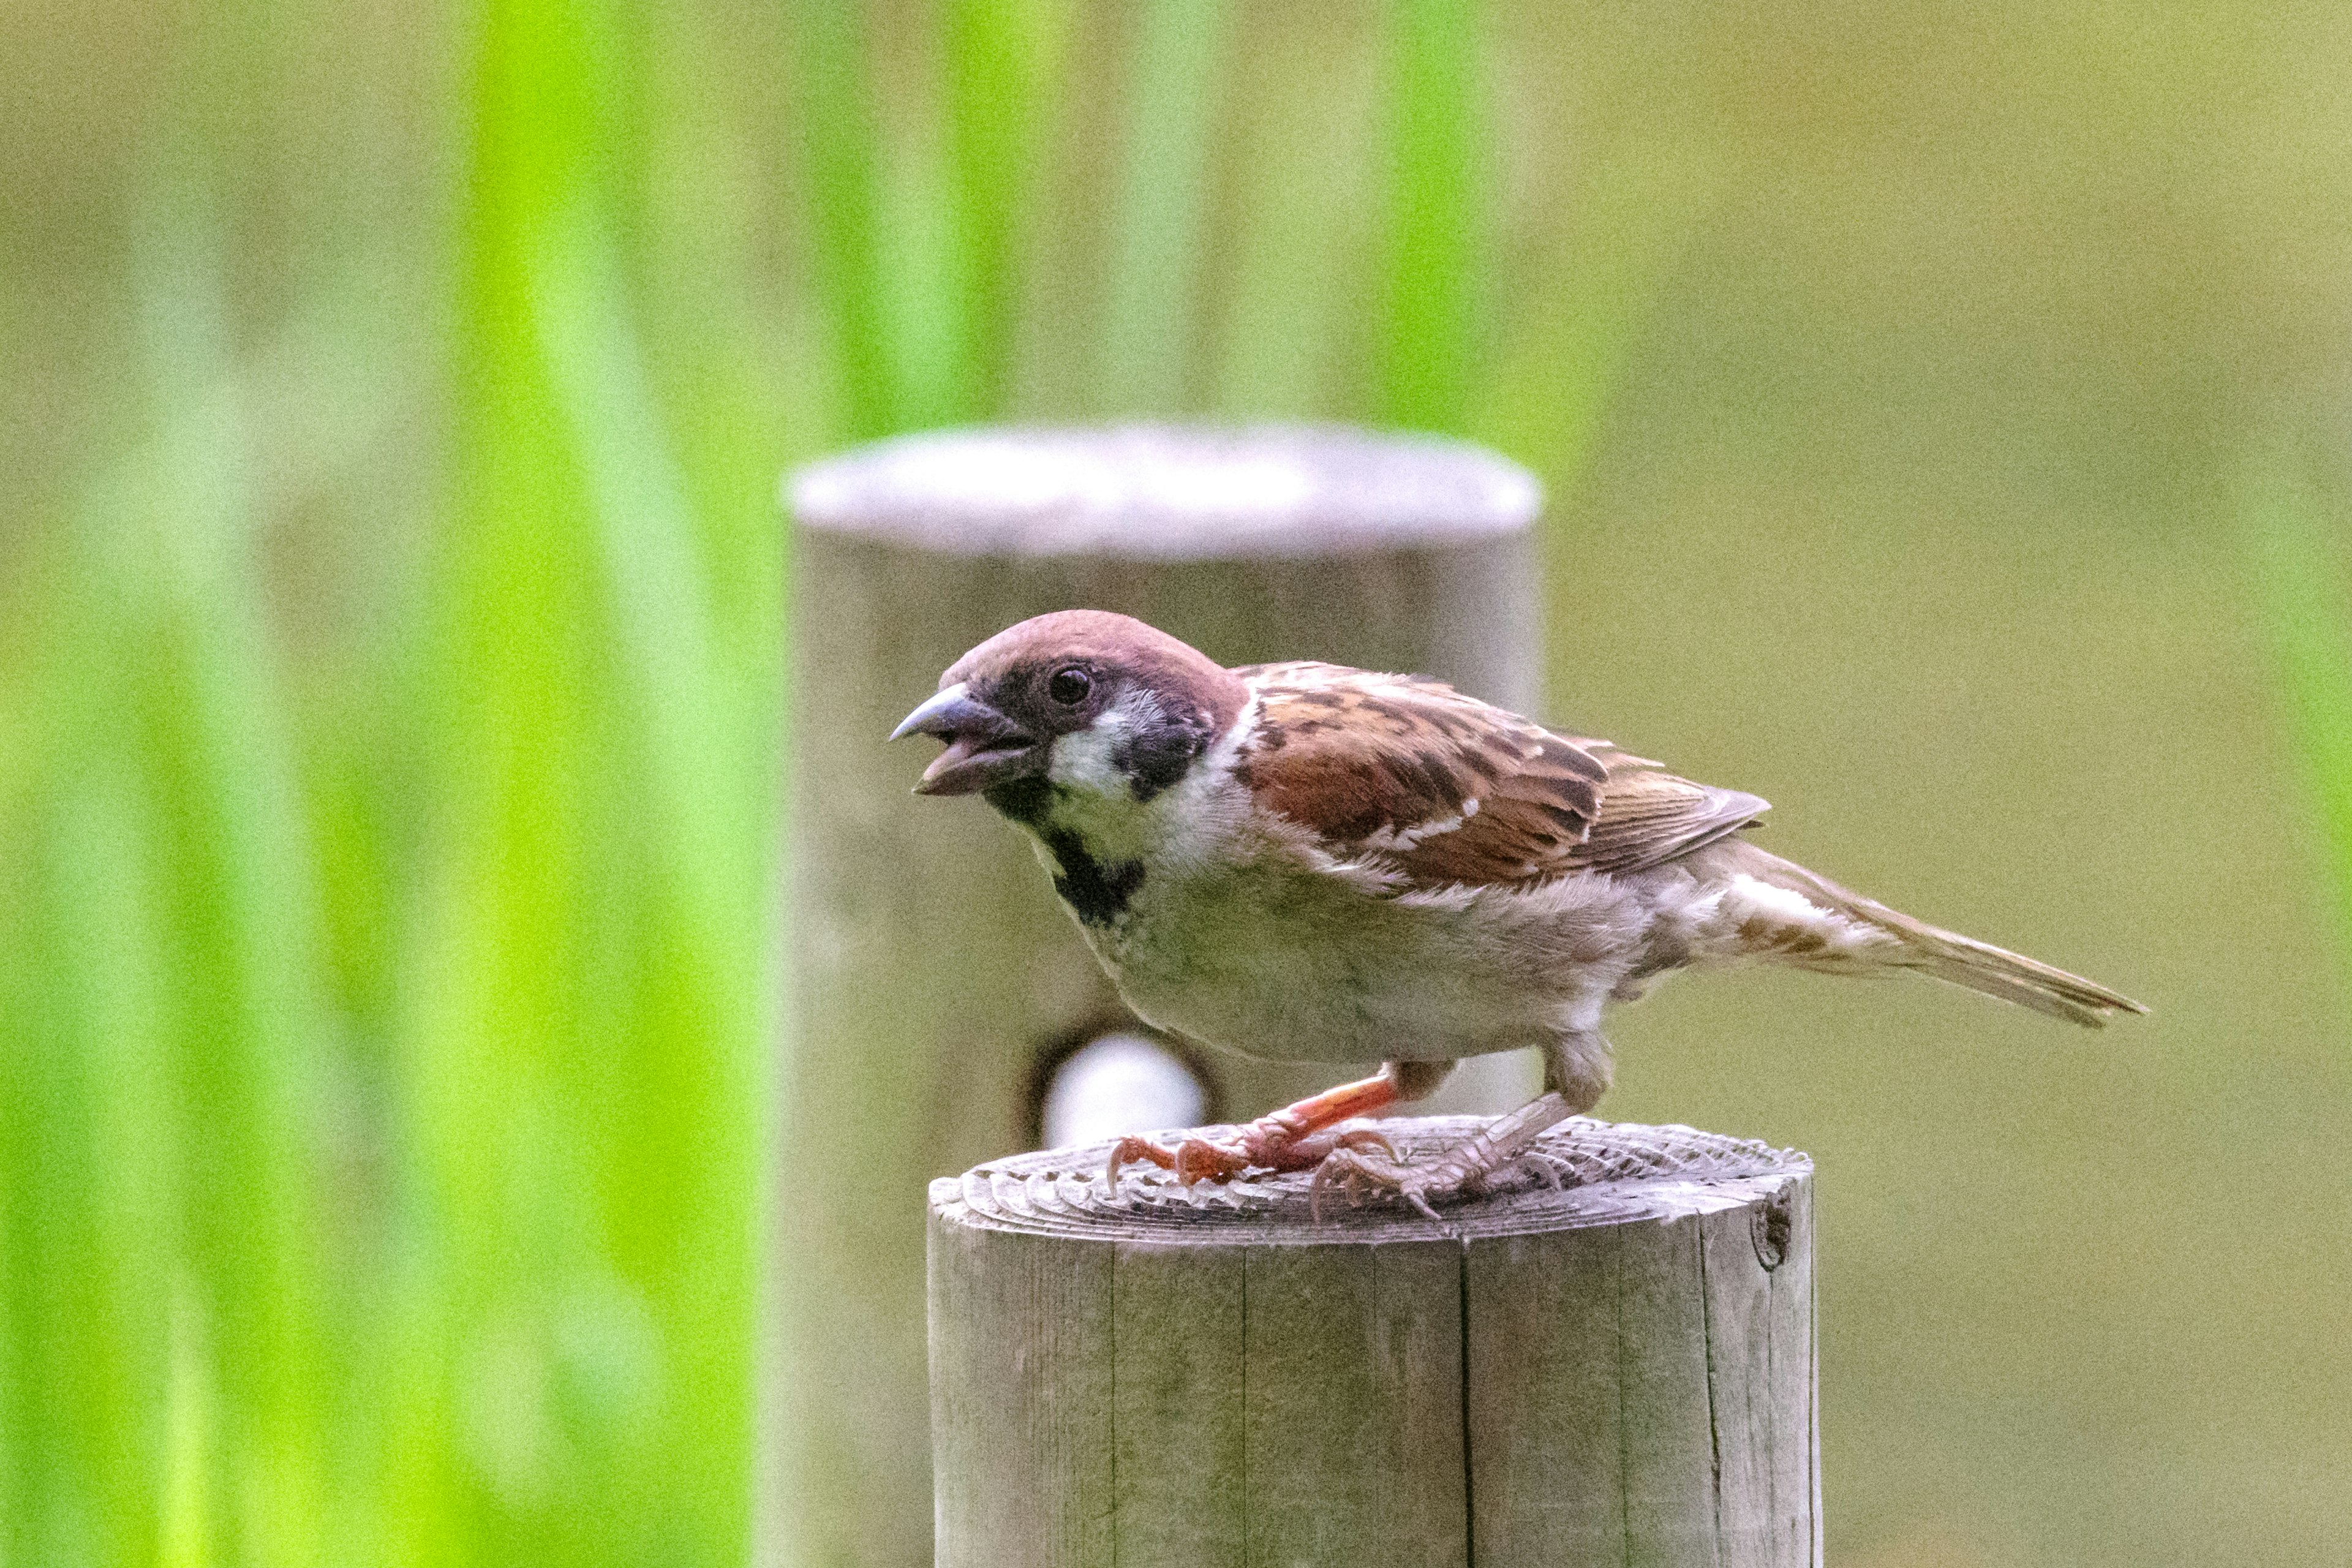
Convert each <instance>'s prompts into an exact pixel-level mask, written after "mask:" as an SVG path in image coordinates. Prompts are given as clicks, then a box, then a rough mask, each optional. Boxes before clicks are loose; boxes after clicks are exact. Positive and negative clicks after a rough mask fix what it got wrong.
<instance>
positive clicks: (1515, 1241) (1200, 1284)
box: [930, 1117, 1820, 1568]
mask: <svg viewBox="0 0 2352 1568" xmlns="http://www.w3.org/2000/svg"><path fill="white" fill-rule="evenodd" d="M1383 1125H1384V1128H1385V1130H1387V1131H1390V1132H1391V1134H1392V1135H1393V1136H1395V1137H1396V1138H1397V1139H1398V1141H1399V1142H1401V1143H1402V1145H1403V1146H1404V1147H1405V1148H1406V1150H1407V1151H1408V1152H1412V1153H1417V1154H1423V1155H1425V1154H1427V1153H1429V1152H1432V1151H1434V1150H1435V1149H1438V1148H1440V1147H1443V1146H1444V1145H1445V1144H1447V1143H1448V1142H1451V1141H1453V1140H1454V1139H1458V1138H1460V1137H1462V1136H1464V1135H1465V1134H1466V1133H1467V1132H1468V1131H1470V1130H1471V1129H1473V1128H1474V1127H1475V1126H1476V1125H1477V1123H1476V1122H1475V1121H1474V1120H1472V1119H1467V1118H1448V1117H1441V1118H1417V1119H1392V1120H1391V1121H1387V1122H1385V1123H1384V1124H1383ZM1104 1152H1105V1151H1104V1150H1102V1149H1099V1148H1096V1149H1085V1150H1063V1151H1055V1152H1045V1153H1039V1154H1027V1155H1020V1156H1016V1157H1014V1158H1012V1159H1008V1160H1001V1161H995V1162H992V1163H988V1164H985V1165H982V1166H979V1167H975V1168H974V1169H973V1170H971V1171H970V1172H967V1173H965V1174H964V1175H963V1176H961V1177H959V1178H954V1179H950V1180H944V1181H940V1182H937V1183H935V1184H933V1186H932V1189H931V1204H930V1213H931V1241H932V1282H933V1289H932V1294H931V1310H932V1314H933V1318H932V1348H933V1363H932V1368H931V1373H932V1388H933V1403H932V1410H933V1415H934V1421H935V1426H934V1437H935V1441H936V1444H937V1454H938V1458H937V1464H938V1470H939V1487H940V1512H939V1521H940V1558H939V1561H940V1562H941V1563H959V1564H967V1563H968V1564H991V1565H994V1564H1014V1563H1019V1564H1027V1563H1075V1562H1085V1563H1105V1564H1108V1563H1117V1564H1119V1565H1121V1568H1134V1565H1136V1564H1160V1563H1170V1564H1173V1563H1185V1564H1226V1563H1233V1564H1246V1565H1250V1568H1258V1565H1273V1564H1283V1565H1286V1568H1287V1565H1291V1564H1320V1563H1415V1564H1421V1563H1432V1564H1447V1565H1455V1564H1458V1565H1460V1568H1503V1565H1506V1564H1508V1565H1510V1568H1548V1565H1561V1568H1566V1565H1571V1564H1573V1565H1577V1568H1583V1565H1587V1564H1600V1563H1608V1564H1615V1565H1624V1568H1631V1565H1634V1564H1660V1565H1664V1564H1674V1565H1677V1568H1680V1565H1686V1564H1698V1563H1706V1564H1715V1565H1717V1568H1780V1565H1784V1564H1786V1565H1796V1564H1806V1563H1818V1561H1819V1545H1818V1540H1819V1536H1818V1528H1819V1517H1820V1505H1819V1500H1818V1477H1817V1467H1816V1465H1815V1461H1814V1458H1813V1455H1814V1452H1815V1447H1814V1444H1815V1432H1814V1370H1813V1321H1812V1303H1811V1206H1810V1202H1811V1163H1810V1162H1808V1161H1807V1160H1805V1158H1804V1157H1803V1156H1802V1155H1798V1154H1793V1153H1790V1152H1786V1151H1780V1150H1773V1149H1770V1148H1768V1147H1766V1146H1764V1145H1761V1144H1757V1143H1752V1142H1741V1141H1738V1140H1733V1139H1727V1138H1721V1137H1717V1136H1715V1135H1712V1134H1708V1133H1704V1132H1697V1131H1693V1130H1691V1129H1689V1128H1647V1127H1635V1126H1627V1125H1616V1124H1611V1123H1607V1122H1601V1121H1592V1120H1591V1119H1589V1118H1582V1117H1578V1118H1572V1119H1570V1121H1567V1122H1565V1123H1562V1124H1561V1125H1560V1126H1559V1127H1557V1128H1555V1129H1553V1130H1551V1131H1549V1132H1547V1133H1546V1134H1545V1135H1544V1138H1543V1139H1542V1140H1541V1141H1540V1142H1539V1143H1538V1149H1537V1152H1536V1155H1535V1158H1534V1161H1533V1162H1532V1164H1531V1166H1530V1168H1528V1169H1527V1170H1523V1171H1519V1172H1516V1173H1512V1174H1511V1175H1509V1176H1508V1177H1507V1178H1505V1179H1504V1180H1502V1181H1501V1182H1499V1183H1498V1184H1496V1189H1495V1190H1494V1191H1491V1192H1490V1193H1488V1194H1485V1195H1482V1196H1480V1197H1478V1198H1475V1199H1474V1200H1471V1201H1469V1202H1466V1203H1464V1204H1462V1205H1457V1206H1454V1207H1453V1208H1449V1209H1447V1210H1446V1211H1444V1214H1443V1216H1442V1218H1441V1220H1439V1221H1437V1222H1432V1221H1430V1220H1428V1219H1426V1218H1423V1217H1422V1216H1420V1215H1415V1214H1412V1212H1411V1211H1409V1210H1399V1209H1393V1208H1388V1207H1376V1206H1369V1205H1368V1206H1366V1207H1362V1208H1344V1209H1341V1210H1339V1211H1338V1212H1336V1213H1332V1214H1328V1215H1325V1216H1323V1217H1322V1218H1320V1219H1318V1218H1317V1217H1315V1216H1314V1215H1312V1214H1311V1213H1310V1212H1309V1209H1308V1202H1307V1185H1306V1178H1305V1177H1303V1176H1299V1175H1284V1176H1271V1175H1270V1176H1265V1177H1263V1178H1260V1179H1255V1180H1251V1181H1246V1182H1240V1183H1235V1184H1232V1185H1230V1186H1226V1187H1209V1186H1202V1187H1195V1188H1191V1189H1186V1188H1183V1187H1181V1186H1180V1185H1178V1184H1176V1183H1174V1181H1173V1180H1172V1179H1171V1178H1170V1177H1168V1176H1167V1175H1166V1174H1165V1173H1160V1172H1157V1171H1151V1170H1144V1171H1131V1172H1129V1173H1127V1174H1125V1175H1124V1176H1123V1177H1122V1180H1121V1184H1120V1186H1119V1189H1118V1191H1117V1192H1116V1193H1114V1192H1111V1191H1109V1190H1108V1189H1106V1188H1105V1187H1104V1185H1103V1183H1102V1176H1101V1169H1102V1155H1103V1153H1104ZM1554 1180H1558V1181H1559V1182H1561V1183H1562V1184H1561V1185H1559V1186H1557V1187H1555V1186H1554V1185H1552V1184H1551V1183H1552V1181H1554ZM1000 1249H1001V1250H1000ZM1056 1259H1058V1260H1059V1262H1058V1266H1057V1264H1056V1261H1055V1260H1056ZM1097 1334H1098V1335H1100V1336H1102V1338H1101V1341H1100V1342H1094V1341H1093V1340H1091V1339H1090V1338H1089V1336H1093V1335H1097ZM1106 1364H1107V1365H1108V1368H1109V1372H1108V1386H1106V1376H1105V1374H1104V1373H1102V1372H1101V1370H1100V1369H1101V1368H1102V1367H1103V1366H1105V1365H1106ZM1008 1365H1017V1366H1018V1367H1019V1368H1020V1374H1019V1376H1018V1377H1017V1378H1016V1377H1011V1376H1008V1374H1007V1373H1006V1370H1005V1369H1006V1367H1007V1366H1008ZM1089 1401H1092V1403H1089ZM1081 1453H1086V1454H1089V1455H1098V1456H1099V1458H1087V1459H1085V1460H1083V1461H1081V1460H1077V1459H1074V1458H1072V1456H1075V1455H1079V1454H1081ZM1036 1488H1047V1489H1052V1490H1050V1491H1029V1492H1028V1495H1027V1500H1026V1506H1025V1507H1019V1508H1015V1507H1010V1506H1008V1505H1005V1504H1004V1503H1003V1500H1002V1494H1003V1491H1005V1490H1006V1489H1015V1490H1027V1489H1036ZM983 1494H984V1495H986V1496H988V1497H990V1498H992V1499H994V1501H993V1502H992V1503H989V1504H987V1505H985V1506H982V1505H976V1504H974V1503H972V1502H971V1499H973V1498H975V1497H977V1496H981V1495H983ZM1082 1525H1083V1526H1084V1528H1081V1526H1082ZM1089 1551H1100V1552H1104V1553H1106V1554H1105V1555H1101V1556H1093V1557H1089V1556H1087V1555H1085V1554H1084V1553H1086V1552H1089ZM1070 1552H1077V1553H1079V1554H1078V1555H1076V1556H1073V1555H1070V1554H1069V1553H1070Z"/></svg>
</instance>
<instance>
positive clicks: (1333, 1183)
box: [1307, 1138, 1470, 1222]
mask: <svg viewBox="0 0 2352 1568" xmlns="http://www.w3.org/2000/svg"><path fill="white" fill-rule="evenodd" d="M1469 1185H1470V1177H1469V1174H1468V1173H1465V1172H1464V1171H1461V1170H1459V1169H1456V1168H1455V1163H1454V1162H1453V1161H1451V1160H1439V1161H1437V1162H1435V1163H1432V1164H1427V1165H1415V1164H1411V1163H1407V1162H1406V1160H1405V1158H1404V1156H1403V1155H1402V1154H1400V1153H1399V1152H1397V1149H1396V1146H1395V1145H1394V1144H1392V1143H1391V1142H1389V1141H1388V1140H1387V1139H1385V1138H1381V1139H1379V1147H1378V1148H1374V1147H1372V1146H1371V1145H1370V1144H1367V1143H1360V1142H1352V1141H1345V1140H1343V1142H1342V1144H1341V1146H1340V1147H1338V1148H1335V1149H1333V1150H1332V1151H1331V1152H1330V1154H1329V1155H1328V1156H1327V1157H1326V1158H1325V1159H1324V1161H1323V1163H1321V1164H1320V1165H1318V1166H1316V1167H1315V1179H1314V1181H1312V1182H1311V1183H1309V1184H1307V1213H1308V1214H1309V1215H1312V1216H1313V1217H1314V1218H1315V1219H1316V1220H1317V1221H1318V1222H1319V1221H1320V1220H1321V1219H1322V1218H1323V1199H1324V1197H1325V1195H1326V1194H1330V1193H1335V1192H1336V1193H1338V1194H1340V1195H1342V1196H1344V1197H1345V1198H1346V1199H1347V1200H1348V1206H1349V1208H1355V1207H1357V1206H1359V1205H1361V1204H1362V1203H1363V1202H1364V1200H1365V1199H1366V1198H1368V1197H1370V1196H1372V1195H1373V1194H1379V1193H1392V1194H1395V1195H1396V1196H1398V1197H1401V1198H1402V1199H1404V1201H1405V1202H1407V1203H1409V1204H1411V1205H1412V1206H1413V1207H1415V1208H1417V1209H1419V1210H1420V1211H1421V1212H1422V1213H1423V1214H1424V1215H1428V1216H1429V1217H1430V1218H1431V1219H1433V1220H1434V1219H1439V1218H1440V1217H1441V1216H1440V1215H1439V1214H1438V1212H1437V1210H1436V1209H1435V1208H1434V1207H1433V1206H1432V1205H1431V1202H1430V1200H1431V1199H1433V1198H1448V1197H1453V1196H1454V1195H1455V1194H1459V1193H1461V1192H1463V1191H1464V1190H1465V1188H1467V1187H1468V1186H1469Z"/></svg>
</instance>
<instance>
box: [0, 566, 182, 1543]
mask: <svg viewBox="0 0 2352 1568" xmlns="http://www.w3.org/2000/svg"><path fill="white" fill-rule="evenodd" d="M68 570H70V568H68ZM54 592H55V593H56V595H57V597H56V598H54V599H52V600H51V603H53V604H55V605H58V609H59V610H61V611H62V610H65V609H66V608H68V606H71V605H74V603H75V601H76V600H80V601H82V603H81V605H80V607H81V608H84V609H86V610H88V611H89V612H91V613H92V614H93V615H94V616H100V617H102V616H104V614H105V612H104V609H103V607H102V605H100V603H98V602H96V597H95V595H86V594H83V593H81V592H80V591H79V590H78V589H77V588H76V587H74V586H72V585H69V584H62V583H61V584H58V588H57V589H56V590H54ZM113 629H114V628H113V627H112V626H110V625H108V624H107V623H106V622H105V621H104V620H103V619H100V620H98V621H96V622H95V623H93V622H91V621H83V622H81V623H79V624H78V625H76V624H61V625H58V626H55V627H53V628H52V629H51V631H50V633H49V636H48V637H47V641H48V642H49V643H50V644H51V647H50V648H49V649H48V650H47V651H48V652H49V654H50V655H51V656H52V657H50V658H43V659H41V660H40V662H41V663H42V664H44V665H46V666H47V674H48V676H49V679H50V684H49V686H48V689H47V690H45V691H42V692H39V693H37V694H34V695H33V697H32V700H33V701H35V702H37V703H39V704H41V705H42V706H44V707H46V708H47V710H48V711H47V713H46V714H44V715H42V716H40V717H38V718H37V719H36V720H35V721H34V724H35V725H36V726H37V732H38V733H40V734H41V738H42V741H43V745H42V749H41V753H40V755H41V759H42V761H43V762H44V763H46V766H45V767H44V769H43V771H42V773H41V775H40V776H39V777H38V778H37V779H35V780H30V781H26V782H27V784H29V791H28V794H27V795H18V796H17V797H16V799H14V800H13V801H12V802H11V807H12V809H11V812H10V815H9V822H8V829H9V831H8V832H7V833H6V834H5V837H0V845H5V851H6V862H5V865H6V872H5V875H6V883H5V897H6V910H5V916H0V940H5V941H6V942H7V944H8V951H9V952H10V954H11V962H10V963H7V964H6V965H0V973H5V984H0V1009H5V1016H6V1017H7V1018H8V1019H9V1028H8V1030H7V1032H6V1038H5V1043H0V1171H5V1181H6V1186H7V1202H6V1203H5V1205H0V1279H5V1289H0V1302H5V1305H0V1318H5V1339H0V1345H5V1357H0V1362H5V1373H0V1391H5V1404H4V1405H0V1501H4V1502H5V1506H0V1560H5V1561H8V1562H27V1563H33V1562H43V1563H46V1562H89V1563H139V1562H145V1561H148V1560H150V1559H151V1558H152V1555H153V1554H154V1551H155V1543H156V1529H157V1524H158V1520H157V1515H156V1512H155V1510H154V1507H153V1502H152V1500H153V1498H154V1496H155V1486H156V1481H157V1479H158V1476H159V1474H160V1473H162V1471H163V1469H164V1468H165V1459H164V1457H163V1455H162V1454H160V1453H159V1451H158V1445H157V1443H156V1440H155V1429H156V1427H157V1426H158V1425H159V1424H161V1422H162V1421H163V1418H164V1412H165V1407H166V1403H167V1396H166V1372H165V1367H164V1364H163V1344H164V1341H165V1336H166V1323H167V1320H168V1314H169V1307H168V1302H167V1295H166V1292H167V1289H168V1286H169V1282H170V1280H171V1279H172V1278H173V1268H174V1263H175V1259H176V1258H177V1256H178V1246H177V1243H178V1235H177V1226H176V1225H175V1224H174V1218H173V1212H172V1208H173V1196H174V1192H175V1185H176V1184H175V1177H176V1175H177V1171H176V1169H175V1166H176V1163H177V1153H178V1148H179V1140H178V1138H177V1136H176V1130H175V1127H174V1109H175V1108H174V1104H173V1101H174V1095H173V1065H174V1064H173V1060H172V1056H171V1049H170V1047H171V1041H170V1038H169V1036H168V1033H167V1030H166V1027H165V1021H166V1012H167V1009H166V1003H165V999H164V994H163V989H164V981H165V977H164V976H163V974H162V973H160V972H159V961H160V956H161V952H162V950H163V941H162V939H161V933H160V931H159V929H158V928H159V924H160V921H161V920H162V910H161V909H160V908H159V900H160V897H161V890H160V889H158V887H157V886H156V876H157V871H158V867H157V855H158V849H159V846H158V843H157V841H156V837H155V829H156V826H157V821H156V814H155V812H154V811H153V810H152V803H150V802H149V801H147V800H146V799H144V798H143V792H142V790H141V788H140V781H139V779H138V777H137V768H136V763H135V757H136V752H135V751H133V750H132V749H131V747H129V746H127V745H126V744H125V743H124V742H125V741H126V739H127V737H126V735H125V734H124V732H123V730H122V728H121V726H108V725H107V724H106V723H105V714H104V712H103V710H99V709H95V708H93V706H92V705H91V703H90V700H91V699H92V698H93V697H94V696H95V695H96V694H95V692H94V691H93V689H92V687H93V685H94V682H93V681H92V680H91V679H90V672H92V671H94V670H98V669H102V668H110V666H109V665H107V664H104V663H88V662H83V661H84V660H86V659H88V658H89V656H91V655H97V654H102V653H106V652H109V651H120V648H119V645H116V644H115V643H114V639H113V638H112V637H111V636H110V634H111V632H112V631H113ZM57 655H65V656H67V658H70V659H72V660H73V664H72V665H70V666H66V665H65V661H64V660H63V659H59V658H56V657H55V656H57ZM61 666H64V667H63V668H61ZM206 1375H208V1371H207V1373H206ZM194 1461H195V1462H196V1463H197V1464H198V1465H199V1466H201V1465H203V1464H204V1463H205V1462H206V1461H207V1454H206V1453H205V1452H199V1453H197V1454H196V1455H194Z"/></svg>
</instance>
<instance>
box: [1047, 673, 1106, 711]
mask: <svg viewBox="0 0 2352 1568" xmlns="http://www.w3.org/2000/svg"><path fill="white" fill-rule="evenodd" d="M1093 689H1095V682H1094V678H1093V677H1092V676H1090V675H1088V674H1087V672H1086V671H1085V670H1083V669H1080V668H1078V667H1077V666H1076V665H1075V664H1073V665H1069V666H1067V667H1066V668H1061V669H1057V670H1055V672H1054V673H1053V676H1052V678H1051V679H1048V680H1047V681H1046V682H1045V695H1046V696H1048V697H1050V698H1052V699H1053V700H1055V701H1056V702H1058V703H1060V704H1061V705H1062V706H1063V707H1065V708H1075V707H1076V706H1077V705H1078V704H1079V703H1081V702H1084V701H1085V700H1087V692H1089V691H1092V690H1093Z"/></svg>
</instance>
